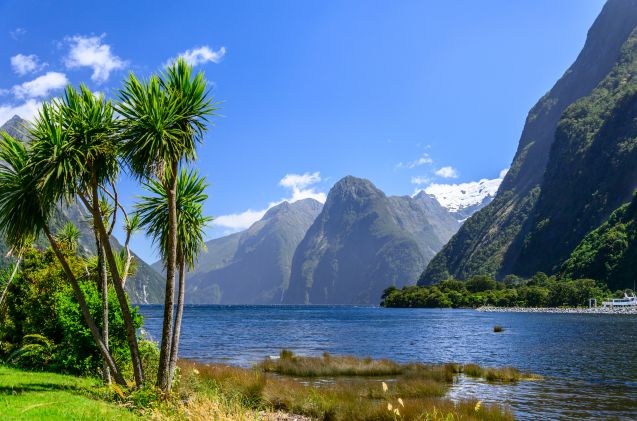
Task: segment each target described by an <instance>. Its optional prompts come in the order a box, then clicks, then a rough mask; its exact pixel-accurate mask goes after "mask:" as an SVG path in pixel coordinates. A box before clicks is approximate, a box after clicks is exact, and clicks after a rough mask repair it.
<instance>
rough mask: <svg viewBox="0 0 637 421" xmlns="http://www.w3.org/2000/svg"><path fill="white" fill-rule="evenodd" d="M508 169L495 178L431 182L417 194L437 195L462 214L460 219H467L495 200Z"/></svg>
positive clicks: (451, 208) (458, 213)
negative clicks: (421, 192) (448, 182)
mask: <svg viewBox="0 0 637 421" xmlns="http://www.w3.org/2000/svg"><path fill="white" fill-rule="evenodd" d="M507 170H508V169H507ZM507 170H502V171H500V174H499V176H498V178H493V179H487V178H483V179H481V180H478V181H469V182H466V183H457V184H443V183H431V184H429V185H428V186H427V187H426V188H424V189H419V190H417V191H416V194H418V193H419V192H420V191H424V192H425V193H427V194H429V195H431V196H433V197H435V198H436V200H438V202H439V203H440V204H441V205H442V206H443V207H444V208H446V209H447V210H448V211H449V212H451V213H454V214H457V215H458V216H460V217H461V218H459V219H466V218H468V217H469V216H471V214H472V213H474V212H476V211H478V210H479V209H481V208H482V207H484V206H485V205H486V204H487V203H489V202H490V201H491V200H493V198H494V197H495V194H496V193H497V191H498V188H499V187H500V183H502V179H503V178H504V176H505V175H506V173H507Z"/></svg>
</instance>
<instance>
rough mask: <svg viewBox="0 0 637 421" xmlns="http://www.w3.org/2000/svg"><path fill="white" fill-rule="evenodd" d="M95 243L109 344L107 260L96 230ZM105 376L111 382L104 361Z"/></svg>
mask: <svg viewBox="0 0 637 421" xmlns="http://www.w3.org/2000/svg"><path fill="white" fill-rule="evenodd" d="M95 245H96V246H97V273H98V276H99V287H100V289H101V291H102V339H103V340H104V344H105V345H106V349H109V346H108V273H107V271H106V262H105V261H104V246H102V241H100V235H99V232H97V230H95ZM102 371H103V378H104V383H106V384H109V383H110V382H111V373H110V371H109V369H108V364H106V361H104V367H103V369H102Z"/></svg>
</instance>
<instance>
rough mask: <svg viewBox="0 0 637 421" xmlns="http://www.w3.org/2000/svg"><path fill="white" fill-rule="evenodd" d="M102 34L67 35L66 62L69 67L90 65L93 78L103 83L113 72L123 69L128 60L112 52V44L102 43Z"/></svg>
mask: <svg viewBox="0 0 637 421" xmlns="http://www.w3.org/2000/svg"><path fill="white" fill-rule="evenodd" d="M103 37H104V35H102V36H99V37H98V36H92V37H83V36H80V35H76V36H73V37H67V38H66V39H65V40H66V41H67V42H68V43H69V45H70V49H69V54H68V55H67V57H66V58H65V60H64V62H65V64H66V67H67V68H69V69H73V68H77V67H90V68H92V69H93V74H92V75H91V79H92V80H93V81H94V82H97V83H102V82H105V81H106V80H108V78H109V76H110V75H111V72H112V71H114V70H119V69H123V68H124V67H125V66H126V64H127V63H126V62H125V61H124V60H122V59H120V58H119V57H117V56H116V55H114V54H113V53H112V52H111V46H110V45H108V44H103V43H102V38H103Z"/></svg>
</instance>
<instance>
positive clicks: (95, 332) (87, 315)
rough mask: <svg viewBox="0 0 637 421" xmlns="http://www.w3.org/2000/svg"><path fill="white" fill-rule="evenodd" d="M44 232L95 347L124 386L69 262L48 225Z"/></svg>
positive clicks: (124, 381)
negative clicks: (69, 285) (71, 289)
mask: <svg viewBox="0 0 637 421" xmlns="http://www.w3.org/2000/svg"><path fill="white" fill-rule="evenodd" d="M44 233H45V234H46V236H47V238H48V239H49V243H51V248H53V252H54V253H55V255H56V256H57V258H58V260H59V261H60V264H61V265H62V269H64V272H65V273H66V276H67V278H68V279H69V281H70V283H71V287H72V288H73V292H74V293H75V298H76V299H77V302H78V303H79V305H80V309H81V310H82V315H83V316H84V321H86V324H87V325H88V328H89V329H90V331H91V335H92V336H93V339H94V340H95V343H96V344H97V348H98V349H99V351H100V353H101V354H102V357H103V358H104V361H106V362H107V364H108V366H109V368H110V370H111V372H112V374H113V377H114V378H115V381H116V382H117V384H119V385H122V386H126V380H124V376H122V374H121V372H120V371H119V368H118V367H117V364H116V363H115V360H114V359H113V357H112V356H111V353H110V352H109V350H108V348H107V347H106V345H105V344H104V340H103V339H102V335H101V334H100V331H99V329H98V327H97V325H96V324H95V320H93V317H92V316H91V312H90V311H89V308H88V305H87V304H86V299H85V298H84V293H83V292H82V289H81V288H80V284H79V283H78V282H77V278H76V277H75V275H74V274H73V271H72V270H71V267H70V266H69V263H68V262H67V261H66V258H65V257H64V255H63V254H62V252H61V251H60V248H59V246H58V244H57V242H56V241H55V239H54V238H53V236H52V235H51V231H50V230H49V227H48V226H46V225H45V226H44Z"/></svg>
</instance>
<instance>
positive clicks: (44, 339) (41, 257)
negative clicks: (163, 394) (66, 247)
mask: <svg viewBox="0 0 637 421" xmlns="http://www.w3.org/2000/svg"><path fill="white" fill-rule="evenodd" d="M68 260H69V263H70V264H71V266H72V270H73V271H74V272H75V273H77V274H83V275H84V276H83V278H82V279H81V280H80V287H81V289H82V291H83V292H84V296H85V298H86V302H87V305H88V306H89V310H90V312H91V314H92V316H93V318H94V319H95V321H96V323H97V324H98V327H99V328H100V329H101V324H102V300H101V296H100V293H99V291H98V288H97V282H96V279H95V278H94V277H92V276H87V274H86V266H85V264H84V263H85V262H84V261H83V260H81V259H79V258H77V257H75V256H68ZM109 308H110V312H109V330H110V335H109V347H110V349H111V352H112V354H113V358H114V359H115V361H116V362H117V363H118V364H120V368H121V369H122V371H124V373H126V372H127V371H131V370H132V368H131V367H130V351H129V348H128V343H127V341H126V332H125V329H124V321H123V319H122V315H121V311H120V310H119V302H118V301H117V298H116V296H115V292H114V290H111V291H109ZM132 314H133V319H134V324H135V326H136V327H138V328H139V327H140V326H141V324H142V318H141V315H139V314H138V312H137V311H136V310H133V311H132ZM0 341H1V342H2V343H3V344H6V345H4V346H3V347H0V352H2V354H1V355H0V358H2V359H4V360H5V361H7V362H10V363H12V364H15V365H18V366H21V367H25V368H34V367H37V368H39V369H46V370H49V371H59V372H65V373H71V374H92V375H94V374H97V373H98V372H99V370H101V367H102V358H101V355H100V353H99V350H98V349H97V346H96V345H95V344H94V341H93V338H92V336H91V333H90V330H89V328H88V327H87V326H86V323H85V321H84V318H83V315H82V312H81V310H80V308H79V305H78V304H77V301H76V300H75V295H74V294H73V291H72V289H71V287H70V285H69V283H68V281H67V279H66V276H65V275H64V273H63V271H62V269H61V267H60V266H59V263H58V261H57V259H56V258H55V257H54V256H53V253H52V252H51V251H50V250H45V251H40V250H36V249H30V250H28V251H27V252H26V253H25V255H24V259H23V262H22V265H21V270H20V272H19V273H18V274H17V275H16V277H15V279H14V280H13V282H12V284H11V286H10V287H9V290H8V293H7V297H6V301H5V304H4V305H3V307H2V308H1V309H0ZM36 348H38V349H40V350H41V351H42V357H40V359H39V360H37V359H36V357H35V355H32V354H33V350H34V349H36ZM21 349H22V350H23V351H22V352H19V350H21ZM29 350H31V351H29ZM45 351H46V352H45ZM12 355H13V357H10V356H12ZM18 355H20V356H21V357H20V358H16V357H17V356H18ZM28 355H32V356H30V357H27V356H28ZM131 373H132V371H131Z"/></svg>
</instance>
